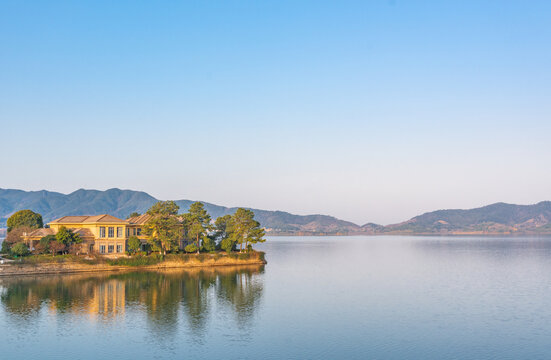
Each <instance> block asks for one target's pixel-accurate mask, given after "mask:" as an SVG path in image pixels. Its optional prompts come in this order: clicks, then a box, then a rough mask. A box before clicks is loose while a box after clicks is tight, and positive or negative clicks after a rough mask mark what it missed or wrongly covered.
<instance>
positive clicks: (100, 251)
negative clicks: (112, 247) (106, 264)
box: [99, 245, 105, 254]
mask: <svg viewBox="0 0 551 360" xmlns="http://www.w3.org/2000/svg"><path fill="white" fill-rule="evenodd" d="M99 253H100V254H105V245H100V246H99Z"/></svg>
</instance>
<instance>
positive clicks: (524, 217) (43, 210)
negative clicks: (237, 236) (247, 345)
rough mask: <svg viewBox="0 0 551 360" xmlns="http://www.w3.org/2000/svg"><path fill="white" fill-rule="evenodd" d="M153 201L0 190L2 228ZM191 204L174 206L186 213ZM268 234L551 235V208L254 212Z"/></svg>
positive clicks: (127, 193) (219, 209)
mask: <svg viewBox="0 0 551 360" xmlns="http://www.w3.org/2000/svg"><path fill="white" fill-rule="evenodd" d="M156 201H158V200H157V199H155V198H154V197H152V196H151V195H149V194H147V193H145V192H141V191H133V190H120V189H109V190H105V191H99V190H84V189H80V190H77V191H75V192H72V193H70V194H61V193H58V192H51V191H46V190H42V191H23V190H12V189H0V228H2V227H5V226H6V220H7V218H8V217H9V216H10V215H11V214H13V213H14V212H15V211H18V210H22V209H31V210H33V211H35V212H38V213H40V214H42V216H43V218H44V221H45V222H49V221H51V220H53V219H55V218H58V217H61V216H65V215H97V214H104V213H108V214H111V215H114V216H117V217H120V218H123V219H124V218H126V217H127V216H128V215H129V214H130V213H131V212H134V211H137V212H139V213H144V212H145V211H147V209H148V208H149V207H150V206H151V205H152V204H154V203H155V202H156ZM192 202H193V201H192V200H177V201H176V203H177V204H178V205H179V206H180V211H181V212H185V211H187V209H188V208H189V205H190V204H191V203H192ZM203 203H204V204H205V208H206V209H207V211H208V212H209V213H210V215H211V216H212V217H213V218H217V217H219V216H223V215H226V214H232V213H233V212H235V210H236V209H237V207H231V208H229V207H224V206H219V205H215V204H211V203H206V202H203ZM252 210H253V211H254V212H255V216H256V219H257V220H258V221H260V223H261V224H262V226H264V227H265V228H266V229H267V232H268V233H269V234H295V235H315V234H325V235H337V234H342V235H354V234H449V235H453V234H458V235H459V234H551V202H549V201H544V202H540V203H538V204H535V205H514V204H505V203H497V204H492V205H488V206H484V207H481V208H476V209H470V210H438V211H433V212H429V213H425V214H422V215H419V216H416V217H414V218H412V219H410V220H408V221H404V222H402V223H399V224H393V225H387V226H382V225H378V224H373V223H367V224H365V225H361V226H360V225H357V224H354V223H352V222H349V221H344V220H340V219H337V218H335V217H332V216H327V215H294V214H290V213H287V212H284V211H268V210H261V209H252Z"/></svg>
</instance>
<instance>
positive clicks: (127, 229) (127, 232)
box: [126, 228, 130, 237]
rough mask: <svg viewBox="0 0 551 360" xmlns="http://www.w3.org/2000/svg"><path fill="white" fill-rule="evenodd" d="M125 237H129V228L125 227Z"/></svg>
mask: <svg viewBox="0 0 551 360" xmlns="http://www.w3.org/2000/svg"><path fill="white" fill-rule="evenodd" d="M126 237H130V229H129V228H126Z"/></svg>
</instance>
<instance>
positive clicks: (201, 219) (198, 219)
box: [183, 201, 212, 253]
mask: <svg viewBox="0 0 551 360" xmlns="http://www.w3.org/2000/svg"><path fill="white" fill-rule="evenodd" d="M210 220H211V218H210V215H209V213H208V212H207V210H205V207H204V205H203V203H201V202H198V201H197V202H194V203H193V204H191V205H190V206H189V210H188V212H187V213H185V214H184V216H183V223H184V227H185V230H186V234H187V237H188V239H190V240H192V239H195V246H196V247H197V253H199V251H200V250H201V240H202V239H206V238H207V236H208V233H209V231H210V230H211V229H212V227H211V224H210Z"/></svg>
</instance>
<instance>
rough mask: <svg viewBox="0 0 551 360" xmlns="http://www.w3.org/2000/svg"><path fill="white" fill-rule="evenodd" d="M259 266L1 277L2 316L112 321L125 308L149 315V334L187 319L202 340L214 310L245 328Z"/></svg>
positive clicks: (257, 296) (257, 292)
mask: <svg viewBox="0 0 551 360" xmlns="http://www.w3.org/2000/svg"><path fill="white" fill-rule="evenodd" d="M263 271H264V267H263V266H240V267H220V268H204V269H191V270H182V269H178V270H164V271H155V272H153V271H151V272H126V273H118V274H108V273H102V274H87V275H64V276H49V277H48V276H40V277H21V278H12V279H2V278H0V301H1V305H2V307H3V312H4V313H5V314H6V315H7V316H10V317H16V318H17V317H23V318H25V319H28V318H32V317H33V316H36V317H37V316H40V312H41V310H42V309H47V311H48V312H49V313H50V314H61V313H71V314H76V315H77V316H89V317H91V318H100V319H101V320H102V321H107V322H109V321H116V320H117V319H118V318H120V317H121V316H124V314H125V312H126V311H127V309H130V308H132V309H134V310H137V311H140V312H145V313H146V314H147V319H148V323H149V327H150V330H151V331H153V332H163V333H170V332H172V331H174V330H175V328H176V327H178V326H179V325H180V322H181V321H182V320H183V319H185V322H186V323H187V326H189V328H190V330H191V333H192V334H195V335H197V336H199V337H200V336H201V335H202V334H203V333H204V331H205V328H206V324H207V322H208V318H209V316H211V315H212V314H211V312H212V308H213V306H215V307H216V311H222V310H224V311H229V312H230V313H233V314H234V315H235V318H236V319H237V323H238V325H239V326H243V327H244V326H246V325H247V323H248V322H249V321H250V320H251V319H252V317H253V316H254V312H255V309H256V308H257V306H258V303H259V301H260V300H261V298H262V293H263V282H262V281H263V278H262V276H261V274H262V273H263Z"/></svg>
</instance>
